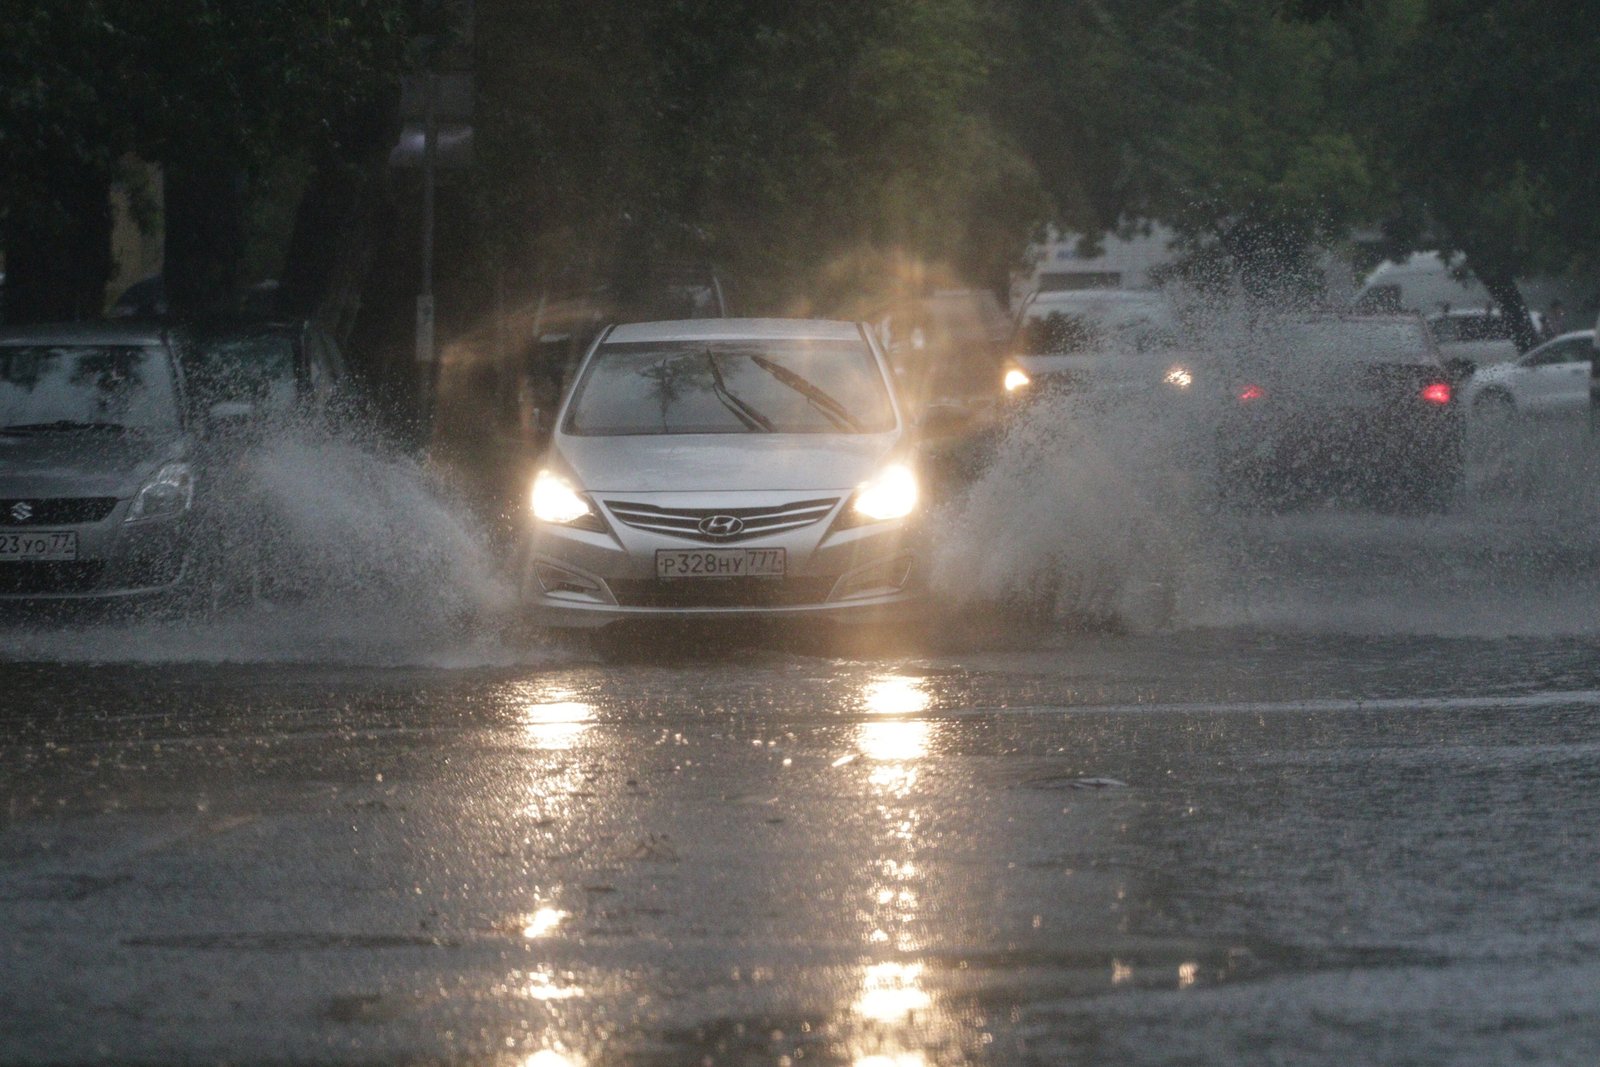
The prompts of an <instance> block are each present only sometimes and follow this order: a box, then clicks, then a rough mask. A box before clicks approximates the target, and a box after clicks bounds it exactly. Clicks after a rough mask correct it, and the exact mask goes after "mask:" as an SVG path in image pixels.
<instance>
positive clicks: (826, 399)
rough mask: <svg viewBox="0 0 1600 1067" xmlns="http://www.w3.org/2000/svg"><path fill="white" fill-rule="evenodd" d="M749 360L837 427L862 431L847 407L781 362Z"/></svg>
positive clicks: (765, 358)
mask: <svg viewBox="0 0 1600 1067" xmlns="http://www.w3.org/2000/svg"><path fill="white" fill-rule="evenodd" d="M750 362H752V363H754V364H755V365H756V366H758V367H760V368H761V369H762V370H764V371H766V372H767V373H768V374H770V375H772V376H773V377H774V378H776V379H778V381H780V382H782V383H783V384H784V385H787V386H788V387H789V388H790V389H793V390H794V391H795V392H797V393H799V394H800V395H801V396H803V397H805V398H806V399H807V400H809V401H811V405H812V406H813V407H815V408H816V409H817V410H818V411H820V412H822V414H823V415H824V416H826V417H827V419H828V421H829V422H831V423H833V424H834V425H835V426H837V427H839V429H841V430H849V431H850V432H851V433H861V432H862V430H861V423H860V422H858V421H856V418H855V417H854V416H853V415H851V414H850V409H849V408H847V407H845V406H844V405H843V404H841V403H839V402H838V401H837V400H835V399H834V398H833V397H831V396H829V395H828V394H827V393H825V392H823V391H822V390H821V389H818V388H817V387H816V386H815V385H812V384H811V383H810V382H808V381H807V380H806V379H804V378H802V377H800V375H798V374H796V373H795V372H794V371H792V370H790V369H789V368H788V367H785V366H784V365H783V364H781V363H774V362H773V361H772V360H770V359H768V358H767V357H766V356H751V357H750Z"/></svg>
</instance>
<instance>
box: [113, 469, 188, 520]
mask: <svg viewBox="0 0 1600 1067" xmlns="http://www.w3.org/2000/svg"><path fill="white" fill-rule="evenodd" d="M193 503H194V471H193V470H192V469H190V467H189V464H187V463H168V464H167V465H166V466H164V467H162V468H161V469H160V470H158V471H156V473H155V477H153V478H151V479H150V480H149V481H148V482H145V483H144V485H143V486H142V487H141V488H140V489H139V492H138V493H137V494H136V495H135V496H134V498H133V506H132V507H130V508H129V509H128V517H127V518H126V519H124V520H123V521H124V522H140V521H142V520H144V519H168V518H171V517H173V516H174V515H182V514H183V513H184V512H186V511H188V510H189V508H190V506H191V505H192V504H193Z"/></svg>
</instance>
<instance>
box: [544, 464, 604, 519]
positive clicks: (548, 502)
mask: <svg viewBox="0 0 1600 1067" xmlns="http://www.w3.org/2000/svg"><path fill="white" fill-rule="evenodd" d="M530 504H531V505H532V508H533V517H534V518H536V519H538V520H539V521H540V522H550V523H555V524H556V525H558V526H578V527H582V528H583V529H588V530H598V529H603V528H604V526H603V524H602V523H601V521H600V516H599V515H597V514H595V510H594V508H592V507H591V506H590V505H589V502H588V501H587V500H585V499H584V498H583V497H582V496H581V495H580V494H579V493H578V491H577V490H576V489H574V488H573V487H572V483H571V482H569V481H567V480H566V479H565V478H563V477H561V475H559V474H555V473H553V472H551V471H547V470H545V471H540V472H539V473H538V475H537V476H536V477H535V478H534V479H533V496H532V499H531V501H530Z"/></svg>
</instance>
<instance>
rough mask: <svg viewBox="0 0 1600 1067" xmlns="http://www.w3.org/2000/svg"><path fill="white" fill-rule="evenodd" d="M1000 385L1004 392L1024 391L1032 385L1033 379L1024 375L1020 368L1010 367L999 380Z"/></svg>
mask: <svg viewBox="0 0 1600 1067" xmlns="http://www.w3.org/2000/svg"><path fill="white" fill-rule="evenodd" d="M1000 384H1001V385H1003V386H1005V390H1006V392H1008V393H1014V392H1016V391H1017V390H1018V389H1026V388H1027V387H1028V386H1030V385H1032V384H1033V379H1032V378H1030V377H1028V376H1027V375H1026V374H1024V373H1023V372H1022V370H1021V369H1020V368H1018V367H1012V368H1011V369H1010V370H1008V371H1006V376H1005V377H1004V378H1002V379H1001V380H1000Z"/></svg>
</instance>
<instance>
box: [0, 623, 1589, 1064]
mask: <svg viewBox="0 0 1600 1067" xmlns="http://www.w3.org/2000/svg"><path fill="white" fill-rule="evenodd" d="M0 685H3V687H4V690H5V691H6V693H7V694H8V696H7V699H6V701H5V711H4V713H3V714H4V719H3V738H4V743H3V745H0V783H3V784H0V793H3V800H4V805H3V807H0V811H4V813H5V822H4V831H3V833H0V855H3V857H4V862H3V864H0V920H3V931H4V932H3V934H0V945H3V946H4V954H3V960H4V963H3V965H0V1002H3V1003H4V1004H5V1005H6V1006H7V1009H6V1025H5V1026H4V1027H0V1061H4V1062H17V1063H22V1062H37V1063H43V1062H66V1061H71V1062H129V1061H137V1062H156V1061H160V1062H185V1063H194V1062H213V1061H218V1060H239V1059H251V1060H254V1059H258V1058H263V1057H264V1058H266V1059H270V1060H272V1061H273V1062H395V1061H399V1060H406V1061H413V1060H419V1059H420V1060H452V1061H463V1062H482V1063H507V1064H513V1063H515V1064H539V1065H541V1067H543V1065H547V1064H561V1063H571V1064H605V1063H646V1064H657V1063H659V1064H681V1063H698V1062H713V1063H778V1062H790V1063H805V1062H811V1063H851V1064H872V1065H879V1064H946V1063H948V1064H955V1063H996V1064H1011V1063H1064V1062H1125V1063H1140V1064H1158V1063H1163V1064H1164V1063H1198V1062H1206V1063H1210V1062H1231V1061H1236V1060H1238V1059H1251V1060H1254V1061H1258V1062H1294V1063H1349V1062H1374V1063H1377V1062H1451V1063H1482V1064H1500V1063H1506V1062H1511V1061H1517V1060H1525V1061H1528V1062H1541V1063H1556V1062H1571V1063H1578V1062H1590V1061H1592V1060H1593V1058H1594V1057H1595V1055H1596V1054H1600V1014H1597V1013H1596V1012H1595V1011H1594V1006H1595V1004H1594V988H1595V984H1596V981H1597V979H1600V888H1597V887H1596V885H1595V884H1594V879H1593V872H1594V871H1595V870H1596V869H1597V868H1600V840H1597V839H1596V837H1595V835H1594V834H1593V833H1592V832H1591V830H1590V828H1591V827H1592V826H1593V825H1595V823H1596V822H1597V820H1600V788H1597V786H1600V745H1597V744H1596V741H1595V734H1594V729H1593V722H1594V716H1595V714H1596V708H1597V706H1600V662H1597V660H1596V657H1595V656H1594V654H1593V645H1592V642H1591V641H1589V640H1587V639H1570V638H1547V639H1511V640H1508V639H1499V640H1485V639H1472V638H1416V637H1410V638H1383V639H1379V638H1368V637H1333V636H1327V635H1323V636H1315V637H1311V636H1298V637H1285V636H1281V635H1272V634H1269V633H1263V632H1259V631H1244V630H1233V631H1220V630H1219V631H1195V632H1190V633H1187V634H1181V635H1171V634H1167V635H1156V636H1145V637H1138V636H1132V637H1130V636H1093V635H1083V634H1079V635H1067V636H1053V637H1048V638H1043V639H1040V640H1038V641H1036V642H1033V643H1031V644H1019V645H1018V646H1015V647H1011V648H1009V649H1005V650H989V651H973V652H968V653H957V654H941V655H930V656H920V657H909V658H902V659H899V660H896V661H892V662H882V661H880V662H863V661H853V660H841V659H833V658H827V657H818V656H807V655H799V654H794V653H790V652H784V651H781V650H760V649H753V650H749V651H747V652H745V653H741V654H740V655H739V656H737V657H736V658H732V659H730V658H727V657H723V658H719V659H713V660H709V661H693V662H687V663H679V664H666V665H659V664H658V665H633V666H621V667H616V666H605V665H601V664H597V663H593V662H589V661H587V660H585V659H583V658H581V657H575V656H568V657H565V658H563V657H560V656H556V657H554V658H552V659H551V660H550V661H548V662H545V663H541V664H538V665H534V666H521V667H496V668H478V669H468V670H456V671H434V670H415V669H395V668H391V669H373V668H354V667H350V668H328V667H323V668H316V667H263V666H255V667H251V666H236V667H182V666H177V667H126V666H122V667H118V666H102V667H60V666H39V665H21V664H15V665H10V666H6V667H4V668H0ZM267 1050H270V1052H268V1051H267Z"/></svg>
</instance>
